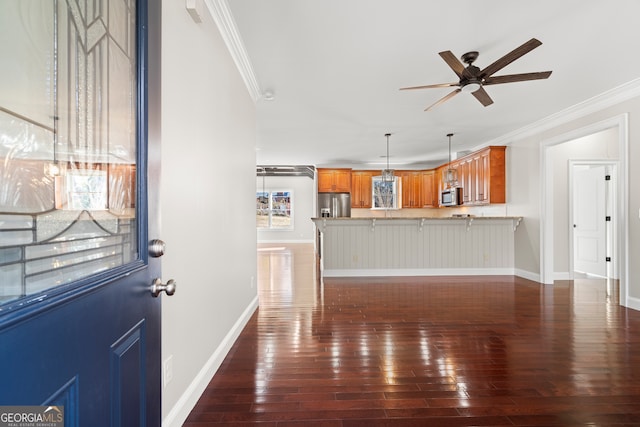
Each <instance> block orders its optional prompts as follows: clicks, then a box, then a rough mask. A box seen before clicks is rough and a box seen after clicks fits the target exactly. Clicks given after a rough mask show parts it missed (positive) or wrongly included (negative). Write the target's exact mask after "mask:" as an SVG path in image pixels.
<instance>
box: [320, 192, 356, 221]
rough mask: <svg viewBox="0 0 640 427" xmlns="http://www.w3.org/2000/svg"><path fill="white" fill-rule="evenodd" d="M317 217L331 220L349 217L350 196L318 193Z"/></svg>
mask: <svg viewBox="0 0 640 427" xmlns="http://www.w3.org/2000/svg"><path fill="white" fill-rule="evenodd" d="M318 216H319V217H322V216H325V217H331V218H339V217H350V216H351V194H349V193H318Z"/></svg>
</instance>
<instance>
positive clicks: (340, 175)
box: [317, 168, 351, 193]
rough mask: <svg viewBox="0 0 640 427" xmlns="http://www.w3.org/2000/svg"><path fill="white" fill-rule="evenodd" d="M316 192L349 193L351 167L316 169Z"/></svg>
mask: <svg viewBox="0 0 640 427" xmlns="http://www.w3.org/2000/svg"><path fill="white" fill-rule="evenodd" d="M317 171H318V193H350V192H351V169H347V168H341V169H320V168H319V169H317Z"/></svg>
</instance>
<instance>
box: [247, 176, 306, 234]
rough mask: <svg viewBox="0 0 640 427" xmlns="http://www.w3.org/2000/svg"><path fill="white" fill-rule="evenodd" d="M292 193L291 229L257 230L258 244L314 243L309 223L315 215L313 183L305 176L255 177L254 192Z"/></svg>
mask: <svg viewBox="0 0 640 427" xmlns="http://www.w3.org/2000/svg"><path fill="white" fill-rule="evenodd" d="M263 179H264V181H263ZM263 186H264V189H265V190H266V191H292V192H293V229H292V230H258V242H259V243H265V242H271V243H275V242H280V243H287V242H297V243H302V242H307V243H311V242H313V241H314V226H313V222H312V221H311V218H312V217H315V216H317V215H316V214H315V211H314V208H315V205H316V204H315V198H316V186H315V181H314V180H313V179H311V178H308V177H306V176H286V177H283V176H266V177H264V178H263V177H260V176H259V177H257V179H256V191H263Z"/></svg>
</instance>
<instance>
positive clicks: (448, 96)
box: [424, 88, 462, 111]
mask: <svg viewBox="0 0 640 427" xmlns="http://www.w3.org/2000/svg"><path fill="white" fill-rule="evenodd" d="M461 90H462V89H460V88H458V89H456V90H454V91H453V92H451V93H449V94H447V95H445V96H443V97H442V98H440V99H439V100H437V101H436V102H434V103H433V104H431V105H429V106H428V107H427V108H425V109H424V111H429V110H431V109H432V108H435V107H437V106H438V105H440V104H442V103H443V102H445V101H447V100H449V99H451V98H453V97H454V96H456V95H457V94H458V93H460V91H461Z"/></svg>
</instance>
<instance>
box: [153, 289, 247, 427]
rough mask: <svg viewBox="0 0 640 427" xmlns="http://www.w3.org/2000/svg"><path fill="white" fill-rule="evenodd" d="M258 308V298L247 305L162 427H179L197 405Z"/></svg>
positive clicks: (163, 421)
mask: <svg viewBox="0 0 640 427" xmlns="http://www.w3.org/2000/svg"><path fill="white" fill-rule="evenodd" d="M257 308H258V296H257V295H256V297H255V298H254V299H253V300H252V301H251V302H250V303H249V305H248V306H247V308H246V309H245V310H244V312H243V313H242V315H241V316H240V318H238V320H237V321H236V323H235V324H234V325H233V327H232V328H231V330H230V331H229V332H228V333H227V335H226V336H225V337H224V339H223V340H222V342H221V343H220V345H219V346H218V348H216V350H215V351H214V352H213V354H212V355H211V357H209V360H207V363H205V364H204V366H203V367H202V369H201V370H200V372H198V375H196V377H195V378H194V379H193V381H192V382H191V384H189V387H187V389H186V390H185V391H184V393H183V394H182V396H181V397H180V399H178V401H177V402H176V404H175V405H174V406H173V408H171V411H169V413H168V414H167V416H166V417H165V418H164V419H163V420H162V427H180V426H182V424H184V422H185V420H186V419H187V417H188V416H189V414H190V413H191V411H192V410H193V408H194V407H195V406H196V403H198V399H200V396H202V393H203V392H204V390H205V389H206V388H207V385H208V384H209V382H210V381H211V379H212V378H213V376H214V375H215V373H216V372H217V371H218V368H220V365H222V362H223V361H224V358H225V357H226V356H227V354H228V353H229V350H231V347H232V346H233V343H234V342H235V341H236V339H237V338H238V336H240V333H241V332H242V329H243V328H244V327H245V326H246V324H247V323H248V322H249V319H251V316H252V315H253V313H254V312H255V311H256V309H257Z"/></svg>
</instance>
